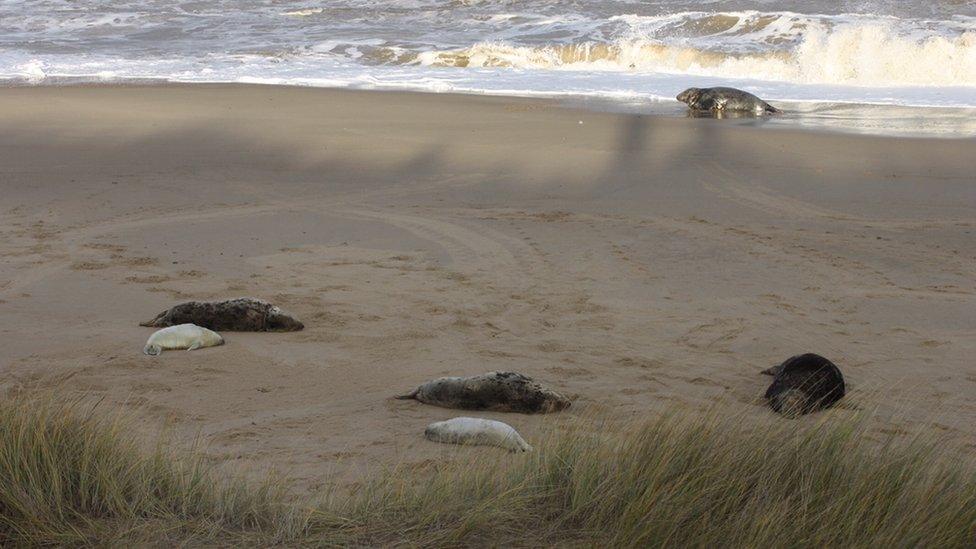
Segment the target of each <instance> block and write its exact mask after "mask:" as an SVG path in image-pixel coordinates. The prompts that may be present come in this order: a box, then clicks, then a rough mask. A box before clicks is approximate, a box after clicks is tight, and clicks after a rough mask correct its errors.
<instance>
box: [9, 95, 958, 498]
mask: <svg viewBox="0 0 976 549" xmlns="http://www.w3.org/2000/svg"><path fill="white" fill-rule="evenodd" d="M0 121H2V123H3V124H4V127H5V128H6V131H5V132H4V133H3V134H2V135H0V166H2V168H0V191H2V192H3V195H4V197H5V200H4V202H3V204H2V205H0V235H2V238H0V258H2V261H0V333H2V334H3V335H4V336H5V339H6V341H7V343H6V344H5V345H4V346H3V347H0V394H6V393H17V392H24V391H51V390H54V391H60V392H61V394H63V395H65V396H66V397H70V396H90V397H93V398H99V399H104V400H105V402H106V404H107V405H111V406H117V407H121V408H125V409H134V410H137V411H138V414H139V417H140V418H141V419H142V420H143V421H144V422H146V424H147V425H150V426H158V425H159V424H167V425H169V426H170V428H171V429H172V430H173V432H174V433H176V434H177V435H178V436H180V437H184V438H186V439H192V438H194V437H195V436H197V435H199V436H200V437H201V438H203V440H204V441H205V442H206V443H207V454H208V456H210V457H211V458H212V459H214V460H216V461H218V462H222V463H224V462H226V463H243V464H247V465H248V466H250V467H252V468H255V469H259V470H265V469H268V468H278V469H285V470H288V471H289V472H291V473H293V476H294V478H295V482H296V483H297V484H300V485H301V486H303V487H305V488H307V489H309V490H312V489H314V488H315V486H317V485H319V484H321V483H323V482H326V479H328V478H330V475H333V474H334V475H336V476H337V477H338V478H339V479H340V480H342V481H355V480H356V479H358V478H361V476H362V473H363V471H365V470H368V469H371V468H375V467H378V466H383V465H388V464H392V463H400V462H403V463H406V464H408V465H410V464H413V465H418V466H419V465H421V464H423V463H427V462H429V461H430V460H437V459H441V458H443V457H444V456H445V455H447V452H448V450H446V449H445V448H443V447H441V446H440V445H437V444H434V443H430V442H427V441H425V440H424V439H423V437H422V436H421V435H422V433H423V428H424V427H425V426H426V425H427V424H428V423H430V422H433V421H437V420H443V419H447V418H450V417H454V416H457V415H476V416H478V417H490V418H492V419H499V420H501V421H505V422H508V423H510V424H512V425H513V426H514V427H516V428H517V429H518V430H519V432H520V433H523V435H525V436H526V438H527V439H528V440H529V441H530V443H531V437H532V436H533V433H535V432H536V431H537V430H538V429H541V428H542V427H543V426H547V425H548V424H549V423H550V422H558V421H560V417H559V416H560V415H555V416H522V415H517V414H494V413H472V412H458V411H455V410H447V409H441V408H434V407H428V406H424V405H421V404H419V403H415V402H406V401H392V400H390V397H392V396H393V395H395V394H398V393H400V392H402V391H404V390H408V389H410V388H412V387H416V386H417V385H419V384H420V383H422V382H424V381H427V380H429V379H431V378H434V377H439V376H444V375H473V374H480V373H484V372H487V371H490V370H514V371H519V372H522V373H525V374H527V375H530V376H532V377H534V378H536V379H537V380H539V381H540V382H542V383H543V384H545V385H547V386H550V387H553V388H554V389H556V390H558V391H561V392H565V393H568V394H570V395H572V396H573V397H574V398H575V399H576V400H575V402H574V405H573V407H572V408H570V410H569V411H568V414H566V416H565V417H567V418H573V417H576V416H578V415H587V414H610V415H615V416H619V417H623V418H627V417H644V416H653V415H654V414H657V413H660V412H663V411H667V410H669V409H672V408H674V407H680V408H687V409H690V410H700V409H705V408H708V407H710V406H716V402H718V403H721V404H722V405H723V406H728V407H729V408H730V409H731V410H733V411H734V412H735V413H743V414H747V415H749V416H750V417H753V418H755V420H756V421H757V422H759V423H762V422H767V421H777V420H778V418H777V417H776V416H773V415H772V414H771V412H769V410H768V409H767V408H766V407H765V406H763V405H762V403H761V402H760V401H759V399H761V395H762V393H763V391H764V390H765V387H766V386H767V385H768V379H767V378H765V377H764V376H762V375H760V374H759V372H760V371H761V370H762V369H765V368H767V367H769V366H771V365H772V364H773V363H776V362H779V361H782V360H783V359H785V358H787V357H788V356H790V355H793V354H798V353H802V352H816V353H819V354H822V355H824V356H827V357H828V358H830V359H831V360H833V361H834V362H835V363H837V364H838V366H840V368H841V369H842V371H843V372H844V375H845V377H846V378H847V379H848V381H849V382H850V386H851V393H850V394H849V396H848V397H847V399H845V400H848V401H849V402H850V404H851V408H845V407H840V408H838V409H837V410H833V411H831V412H829V413H831V414H837V415H839V416H845V415H849V414H852V413H854V410H856V409H857V408H860V409H869V410H870V409H876V410H877V414H876V417H875V419H873V420H872V421H874V422H875V424H874V425H873V431H872V434H873V436H876V437H878V438H884V437H889V436H900V435H899V433H903V432H910V431H912V429H914V428H916V427H918V426H920V425H926V426H928V425H932V427H931V428H932V429H933V430H937V432H938V433H939V434H940V436H946V437H949V438H952V439H954V440H957V441H959V442H960V443H962V444H967V445H970V446H972V445H976V430H974V427H973V426H974V425H976V399H974V397H973V394H974V393H973V391H972V389H973V388H974V387H976V370H974V369H973V366H972V361H971V360H970V357H972V356H973V354H974V353H976V331H974V330H973V328H972V322H971V321H972V311H973V310H974V307H976V287H974V285H973V280H976V270H974V265H976V262H974V259H976V239H973V234H974V232H976V223H974V222H973V219H976V186H974V184H973V178H972V169H971V166H972V150H973V148H972V141H971V140H941V139H920V138H891V137H877V136H858V135H848V134H837V133H829V132H809V131H804V130H795V129H780V128H770V127H763V128H756V127H752V126H748V125H733V124H726V123H724V122H725V121H716V120H702V119H686V118H669V117H657V116H644V115H631V114H624V113H606V112H599V111H586V110H578V109H572V108H568V107H566V106H564V105H561V104H559V102H556V101H551V100H530V99H511V98H504V97H482V96H469V95H433V94H425V93H403V92H387V93H384V94H377V93H373V92H364V91H355V90H329V89H321V88H296V87H268V86H241V85H219V84H218V85H207V86H201V85H175V86H149V87H145V86H142V87H140V86H126V87H119V86H91V87H58V88H55V87H50V88H49V87H35V88H3V89H0ZM245 295H246V296H253V297H259V298H264V299H268V300H271V301H273V302H275V303H277V304H279V305H281V306H282V307H283V308H285V309H286V310H289V311H290V312H292V313H294V314H295V315H296V316H297V317H298V318H299V319H301V320H302V321H303V322H304V323H305V326H306V328H305V330H303V331H301V332H294V333H286V334H262V333H258V334H254V333H225V334H223V335H224V336H225V339H226V341H227V343H226V344H225V345H223V346H220V347H216V348H212V349H204V350H200V351H194V352H190V353H180V352H166V353H163V354H162V356H160V357H158V358H156V359H153V358H150V357H146V356H143V355H141V354H140V352H139V351H140V349H141V347H142V345H143V343H144V342H145V339H146V338H147V337H148V336H149V335H150V333H151V330H149V329H145V328H140V327H139V326H138V323H139V322H140V321H143V320H145V319H146V318H149V317H151V316H152V315H153V314H156V313H158V312H159V311H161V310H163V309H165V308H167V307H169V306H172V305H174V304H176V303H178V302H181V301H186V300H190V299H220V298H231V297H238V296H245ZM882 391H883V393H881V392H882ZM878 394H883V396H882V397H880V398H878V397H877V395H878ZM933 410H939V412H934V411H933ZM933 415H935V417H933ZM821 417H822V416H821V415H814V416H810V417H809V418H807V419H805V420H804V421H809V422H816V421H818V420H819V418H821ZM152 428H153V427H148V429H150V430H151V429H152ZM486 451H488V452H490V450H486ZM478 452H481V450H478Z"/></svg>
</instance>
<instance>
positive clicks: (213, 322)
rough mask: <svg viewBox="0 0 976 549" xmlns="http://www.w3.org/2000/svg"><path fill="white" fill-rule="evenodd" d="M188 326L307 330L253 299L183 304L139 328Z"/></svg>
mask: <svg viewBox="0 0 976 549" xmlns="http://www.w3.org/2000/svg"><path fill="white" fill-rule="evenodd" d="M186 323H192V324H196V325H197V326H203V327H204V328H210V329H211V330H223V331H228V332H297V331H298V330H301V329H302V328H304V327H305V325H304V324H302V323H301V321H299V320H298V319H297V318H295V317H293V316H291V315H290V314H288V313H286V312H285V311H282V310H281V309H280V308H279V307H277V306H275V305H272V304H270V303H268V302H267V301H262V300H260V299H254V298H250V297H242V298H238V299H230V300H227V301H188V302H186V303H180V304H179V305H176V306H175V307H173V308H171V309H167V310H165V311H163V312H161V313H159V314H158V315H156V318H154V319H152V320H149V321H147V322H142V323H140V324H139V325H140V326H151V327H154V328H163V327H165V326H175V325H177V324H186Z"/></svg>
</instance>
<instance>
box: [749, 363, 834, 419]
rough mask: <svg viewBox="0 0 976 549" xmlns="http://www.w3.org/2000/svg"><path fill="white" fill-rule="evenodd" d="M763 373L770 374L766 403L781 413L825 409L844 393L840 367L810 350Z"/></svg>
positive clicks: (795, 413)
mask: <svg viewBox="0 0 976 549" xmlns="http://www.w3.org/2000/svg"><path fill="white" fill-rule="evenodd" d="M763 373H764V374H767V375H771V376H774V377H773V383H772V384H771V385H770V386H769V389H767V390H766V400H767V401H768V402H769V406H770V407H771V408H772V409H773V410H775V411H777V412H779V413H781V414H783V415H785V416H791V417H795V416H799V415H801V414H808V413H810V412H815V411H817V410H820V409H822V408H827V407H829V406H832V405H833V404H834V403H836V402H837V401H838V400H840V399H841V398H843V396H844V392H845V387H844V376H843V375H841V373H840V369H838V368H837V366H835V365H834V363H833V362H831V361H829V360H827V359H826V358H824V357H822V356H820V355H816V354H813V353H807V354H804V355H796V356H793V357H790V358H788V359H786V361H785V362H783V363H782V364H780V365H779V366H774V367H773V368H770V369H768V370H765V371H763Z"/></svg>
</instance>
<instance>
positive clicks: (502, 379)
mask: <svg viewBox="0 0 976 549" xmlns="http://www.w3.org/2000/svg"><path fill="white" fill-rule="evenodd" d="M396 398H399V399H403V400H409V399H414V400H419V401H420V402H423V403H425V404H432V405H434V406H441V407H443V408H459V409H461V410H491V411H493V412H522V413H527V414H536V413H540V414H545V413H549V412H558V411H559V410H564V409H566V408H568V407H569V405H570V401H569V399H568V398H566V397H565V396H563V395H561V394H559V393H557V392H555V391H552V390H550V389H546V388H544V387H542V386H541V385H539V384H538V383H537V382H535V381H533V380H532V378H531V377H528V376H524V375H522V374H519V373H515V372H488V373H487V374H483V375H480V376H471V377H442V378H439V379H435V380H432V381H428V382H427V383H424V384H423V385H421V386H420V387H417V388H416V389H414V390H413V391H411V392H410V393H407V394H405V395H399V396H397V397H396Z"/></svg>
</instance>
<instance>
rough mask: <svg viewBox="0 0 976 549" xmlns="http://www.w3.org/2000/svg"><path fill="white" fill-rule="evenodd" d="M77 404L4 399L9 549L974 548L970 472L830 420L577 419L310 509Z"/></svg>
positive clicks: (1, 479)
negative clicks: (175, 547) (212, 548)
mask: <svg viewBox="0 0 976 549" xmlns="http://www.w3.org/2000/svg"><path fill="white" fill-rule="evenodd" d="M99 412H102V411H101V410H97V409H95V410H92V409H91V407H84V406H83V405H82V404H80V403H67V404H65V403H55V402H53V401H51V400H39V399H30V398H14V399H11V400H5V401H3V402H0V545H26V544H30V545H105V544H108V545H126V544H131V543H139V544H146V543H148V544H163V545H172V544H189V545H226V546H230V545H255V546H266V545H269V544H277V545H283V546H339V545H360V546H376V545H381V546H389V545H407V546H425V547H437V546H440V547H456V546H471V545H475V546H507V545H520V546H545V545H582V546H594V545H600V546H633V547H657V546H699V547H705V546H707V547H821V546H845V547H881V546H883V547H907V546H929V547H965V546H970V547H971V546H973V544H974V543H976V468H974V464H973V461H972V459H971V458H970V457H969V456H967V454H966V453H965V452H963V451H961V450H958V449H957V450H952V451H947V450H946V449H945V448H943V447H941V446H940V445H939V444H937V442H936V441H934V440H929V439H926V438H924V437H916V438H915V439H913V440H910V441H905V440H902V439H899V440H898V441H897V442H894V441H893V442H891V443H888V444H885V443H883V442H878V441H868V440H867V437H866V436H865V434H864V433H863V432H862V429H861V428H860V427H859V423H858V422H857V421H852V420H842V419H837V418H836V417H834V416H832V415H831V414H830V413H825V414H822V417H820V418H817V420H815V421H803V422H796V421H789V420H782V421H776V422H773V423H772V427H768V426H767V427H762V428H757V427H755V426H753V427H751V428H749V427H745V426H743V425H742V423H743V422H740V421H736V419H735V418H732V419H722V417H721V415H720V413H718V412H717V411H716V412H712V413H708V414H703V415H686V416H674V417H667V418H663V419H657V420H653V421H647V422H645V423H632V424H629V425H625V426H620V425H616V426H611V425H610V424H608V423H607V424H604V423H600V422H597V421H593V420H580V421H579V422H577V423H576V424H575V425H573V426H572V427H570V428H568V429H566V428H564V429H562V430H559V431H553V432H552V433H551V434H550V435H549V436H548V437H546V440H534V441H533V442H534V445H535V451H533V452H530V453H528V454H524V455H510V454H506V453H504V452H502V451H501V450H499V451H498V452H497V454H495V453H493V452H491V451H479V452H471V451H470V450H469V449H465V448H460V449H459V450H458V452H459V453H458V455H457V456H456V457H455V459H453V460H448V461H446V462H445V463H444V464H442V465H440V466H439V467H437V468H436V469H434V470H431V471H425V472H422V473H419V474H418V473H417V472H416V471H413V472H410V471H408V470H406V469H401V468H394V469H392V470H389V471H387V472H385V473H384V474H381V475H377V476H375V477H374V478H370V479H367V480H366V481H364V483H363V485H362V487H361V488H360V489H359V490H357V491H356V492H355V493H352V494H348V495H346V494H344V493H339V492H336V493H332V494H323V497H322V498H321V500H320V502H319V503H312V502H310V501H294V500H292V499H289V498H287V497H286V494H285V490H284V489H283V488H282V486H283V485H282V484H281V483H280V482H272V481H268V482H265V483H261V484H257V485H255V484H253V483H248V482H245V481H243V480H240V479H236V478H233V477H231V476H228V475H226V474H221V473H219V472H217V471H215V470H214V469H213V468H212V467H211V466H209V465H206V462H205V461H204V460H202V459H201V458H200V457H199V456H198V455H196V454H195V453H194V452H191V451H187V452H182V453H180V452H176V451H172V450H168V449H167V448H166V447H165V446H163V445H159V446H158V447H156V448H146V447H145V446H144V445H143V444H141V443H140V441H139V439H138V438H137V437H135V436H134V435H133V434H132V430H131V429H130V428H129V427H128V426H127V423H126V422H125V421H122V420H119V419H118V418H117V416H114V415H112V414H103V413H99Z"/></svg>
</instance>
